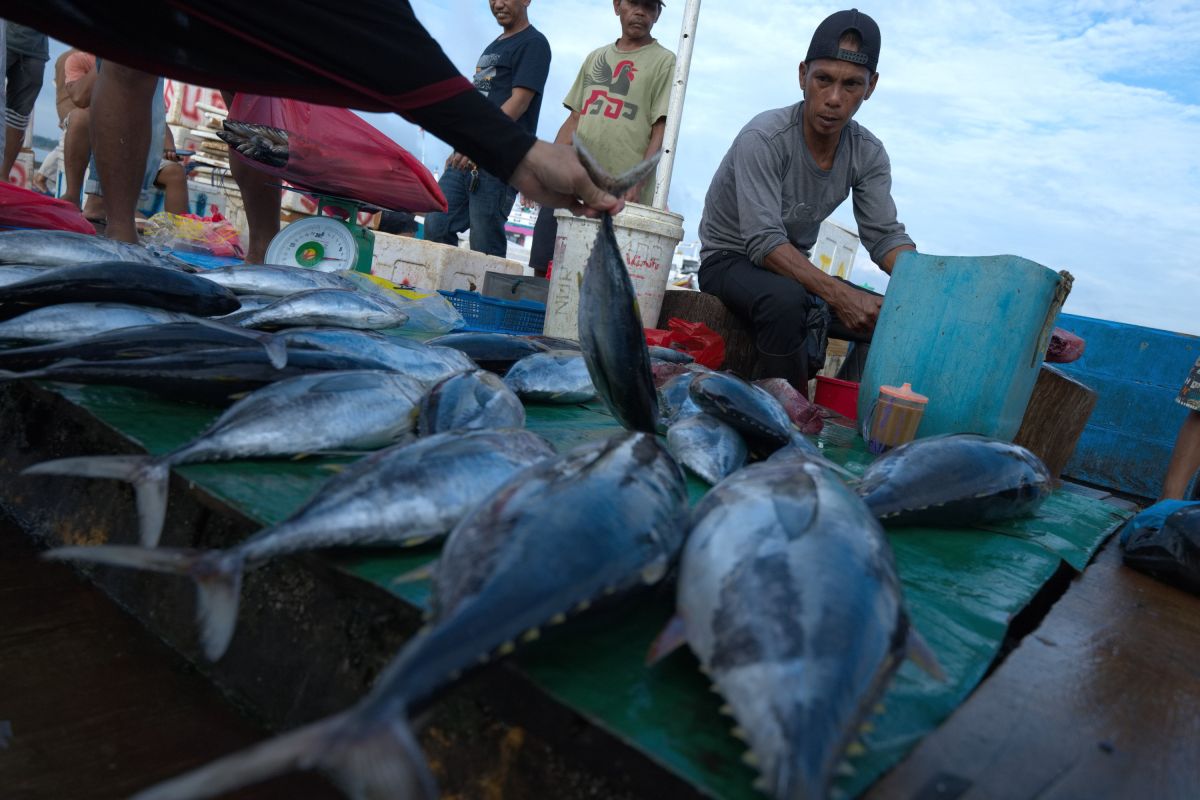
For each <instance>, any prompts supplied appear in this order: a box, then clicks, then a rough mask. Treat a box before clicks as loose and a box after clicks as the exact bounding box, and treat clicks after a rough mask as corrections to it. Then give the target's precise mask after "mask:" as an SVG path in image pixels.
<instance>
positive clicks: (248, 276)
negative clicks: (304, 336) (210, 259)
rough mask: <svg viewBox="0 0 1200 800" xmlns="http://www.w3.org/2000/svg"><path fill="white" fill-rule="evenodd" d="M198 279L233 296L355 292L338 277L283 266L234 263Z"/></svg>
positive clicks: (205, 272) (348, 283)
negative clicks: (323, 291)
mask: <svg viewBox="0 0 1200 800" xmlns="http://www.w3.org/2000/svg"><path fill="white" fill-rule="evenodd" d="M198 276H199V277H201V278H204V279H205V280H208V281H212V282H213V283H215V284H217V285H218V286H224V287H225V288H226V289H229V290H230V291H231V292H234V293H236V294H265V295H270V296H273V297H287V296H288V295H291V294H296V293H297V292H306V291H308V290H310V289H345V290H346V291H352V290H354V284H353V283H351V282H350V281H348V280H346V279H345V278H343V277H342V276H341V275H336V274H334V273H332V272H320V271H318V270H315V269H304V268H302V267H288V266H284V265H282V264H237V265H235V266H231V267H219V268H217V269H206V270H204V271H203V272H200V273H198Z"/></svg>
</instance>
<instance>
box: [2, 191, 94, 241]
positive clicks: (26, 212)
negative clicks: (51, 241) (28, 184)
mask: <svg viewBox="0 0 1200 800" xmlns="http://www.w3.org/2000/svg"><path fill="white" fill-rule="evenodd" d="M0 225H3V226H7V227H10V228H39V229H42V230H51V231H72V232H73V233H90V234H93V235H94V234H95V233H96V229H95V228H93V227H92V223H90V222H88V221H87V220H86V219H84V217H83V214H81V213H80V212H79V209H78V208H76V207H75V206H73V205H72V204H71V203H68V202H67V201H66V200H55V199H54V198H53V197H47V196H46V195H44V194H39V193H37V192H31V191H29V190H28V189H22V188H21V187H20V186H14V185H13V184H11V183H7V182H0Z"/></svg>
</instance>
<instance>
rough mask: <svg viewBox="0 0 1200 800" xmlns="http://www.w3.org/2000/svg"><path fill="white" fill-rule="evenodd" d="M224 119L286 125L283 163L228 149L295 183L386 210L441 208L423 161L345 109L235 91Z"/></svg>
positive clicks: (440, 196) (438, 193)
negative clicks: (253, 158)
mask: <svg viewBox="0 0 1200 800" xmlns="http://www.w3.org/2000/svg"><path fill="white" fill-rule="evenodd" d="M229 119H231V120H234V121H237V122H249V123H255V124H259V125H270V126H271V127H273V128H282V129H283V130H285V131H287V132H288V161H287V165H286V166H283V167H272V166H268V165H266V164H262V163H260V162H258V161H251V160H249V159H247V158H245V156H243V155H241V154H240V153H238V152H237V150H235V149H234V148H232V147H231V148H230V149H229V152H230V154H231V157H234V158H240V159H243V160H244V161H245V162H246V163H247V164H250V165H252V166H253V167H254V168H255V169H257V170H260V171H262V172H265V173H267V174H270V175H275V176H276V177H279V178H283V179H284V180H286V181H288V182H289V183H292V184H295V185H296V186H297V187H299V188H303V189H308V190H310V191H314V192H321V193H323V194H332V195H337V196H339V197H349V198H352V199H354V200H360V201H362V202H364V203H369V204H371V205H374V206H378V207H379V208H387V209H391V210H392V211H412V212H416V213H422V212H425V211H445V210H446V198H445V196H444V195H443V194H442V190H441V189H440V188H439V187H438V184H437V181H436V180H434V177H433V174H432V173H430V171H429V170H428V169H426V168H425V165H424V164H422V163H421V162H420V161H418V160H417V159H416V158H414V157H413V155H412V154H411V153H409V152H408V151H407V150H405V149H404V148H403V147H401V146H400V145H398V144H396V143H395V142H393V141H392V140H391V139H389V138H388V137H387V136H386V135H384V134H383V133H382V132H380V131H379V130H377V129H376V128H374V127H373V126H371V125H370V124H369V123H368V122H366V121H365V120H363V119H362V117H359V116H358V115H357V114H355V113H354V112H352V111H349V110H348V109H345V108H334V107H332V106H318V105H313V104H311V103H302V102H300V101H299V100H285V99H282V98H278V97H260V96H258V95H252V94H239V95H237V97H235V98H234V101H233V108H231V109H230V110H229Z"/></svg>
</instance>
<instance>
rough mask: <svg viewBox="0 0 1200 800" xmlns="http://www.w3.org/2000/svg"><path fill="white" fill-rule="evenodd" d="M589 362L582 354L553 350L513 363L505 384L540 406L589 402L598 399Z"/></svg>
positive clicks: (522, 397) (523, 398)
mask: <svg viewBox="0 0 1200 800" xmlns="http://www.w3.org/2000/svg"><path fill="white" fill-rule="evenodd" d="M589 372H590V370H589V369H588V365H587V362H586V361H585V360H584V358H583V356H582V355H581V354H580V353H576V352H572V351H570V350H551V351H550V352H548V353H534V354H533V355H531V356H526V357H525V358H523V359H521V360H520V361H518V362H517V363H515V364H513V365H512V367H511V368H510V369H509V370H508V374H507V375H505V376H504V383H505V384H506V385H507V386H508V388H509V389H512V390H513V392H514V393H516V395H517V397H519V398H521V399H522V400H529V401H533V402H538V403H586V402H588V401H589V400H591V399H592V398H594V397H595V396H596V387H595V386H593V385H592V378H591V376H590V375H589Z"/></svg>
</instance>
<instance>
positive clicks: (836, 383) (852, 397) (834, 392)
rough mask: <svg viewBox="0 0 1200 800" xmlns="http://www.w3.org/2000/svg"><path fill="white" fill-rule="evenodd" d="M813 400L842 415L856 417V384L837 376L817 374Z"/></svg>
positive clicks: (850, 417)
mask: <svg viewBox="0 0 1200 800" xmlns="http://www.w3.org/2000/svg"><path fill="white" fill-rule="evenodd" d="M813 402H814V403H816V404H817V405H819V406H825V408H828V409H830V410H831V411H836V412H837V413H839V414H841V415H842V416H843V417H848V418H849V419H858V384H857V383H855V382H854V381H842V380H838V379H837V378H826V377H825V376H824V375H818V376H817V391H816V397H815V398H814V399H813Z"/></svg>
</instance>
